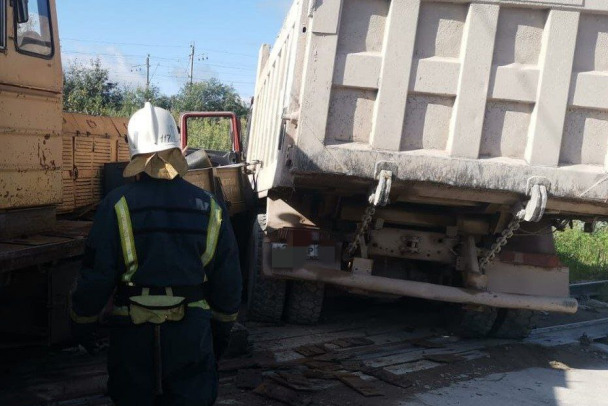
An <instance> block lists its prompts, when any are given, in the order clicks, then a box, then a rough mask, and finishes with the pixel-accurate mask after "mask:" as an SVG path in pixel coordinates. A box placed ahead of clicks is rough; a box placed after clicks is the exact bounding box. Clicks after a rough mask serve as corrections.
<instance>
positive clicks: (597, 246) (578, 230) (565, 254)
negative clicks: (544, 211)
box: [554, 222, 608, 282]
mask: <svg viewBox="0 0 608 406" xmlns="http://www.w3.org/2000/svg"><path fill="white" fill-rule="evenodd" d="M554 235H555V246H556V248H557V253H558V255H559V257H560V260H561V261H562V262H563V263H564V264H565V265H567V266H568V267H569V268H570V281H571V282H577V281H590V280H599V279H608V224H606V223H600V224H598V226H597V228H596V230H595V231H594V232H593V233H585V232H584V231H583V224H582V223H580V222H575V223H574V227H573V228H572V229H566V231H563V232H556V233H555V234H554Z"/></svg>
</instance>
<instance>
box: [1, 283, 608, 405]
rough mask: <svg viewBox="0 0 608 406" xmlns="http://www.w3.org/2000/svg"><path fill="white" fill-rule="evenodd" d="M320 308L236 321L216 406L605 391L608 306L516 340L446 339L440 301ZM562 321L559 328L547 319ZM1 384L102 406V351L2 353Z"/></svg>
mask: <svg viewBox="0 0 608 406" xmlns="http://www.w3.org/2000/svg"><path fill="white" fill-rule="evenodd" d="M325 308H326V310H325V311H324V314H323V316H322V320H321V322H320V323H319V325H317V326H293V325H287V324H285V325H279V326H277V325H265V324H260V323H245V325H246V327H247V329H248V332H249V338H248V341H249V343H250V346H249V351H248V353H247V354H245V355H242V356H239V357H237V358H231V359H226V360H224V361H223V362H222V363H221V367H220V369H221V374H220V395H219V398H218V401H217V404H218V405H245V406H250V405H251V406H256V405H277V406H278V405H285V404H290V405H295V406H299V405H336V406H337V405H353V406H355V405H361V406H364V405H391V406H392V405H395V406H397V405H410V404H411V405H489V404H492V405H495V406H498V405H512V404H522V405H560V406H562V405H579V404H585V405H596V404H597V405H601V404H606V402H605V399H608V385H605V384H603V383H604V382H608V360H607V358H608V345H606V344H607V343H608V341H607V340H606V337H607V336H608V310H606V309H601V308H599V309H598V308H594V307H589V308H583V310H581V311H580V312H579V313H577V314H576V315H573V316H563V315H548V314H544V315H542V316H541V319H540V322H539V329H537V330H535V331H534V332H533V333H532V335H531V337H530V338H529V339H526V340H524V341H516V340H496V339H494V340H463V339H460V338H458V337H453V336H450V335H448V334H447V333H446V332H445V331H444V330H443V328H442V327H441V326H442V308H443V306H441V305H438V304H434V303H429V302H424V301H418V300H381V299H371V298H359V297H352V296H351V297H348V296H346V297H345V296H341V295H332V296H330V297H328V298H327V303H326V306H325ZM573 323H576V324H573ZM561 325H568V327H551V326H561ZM581 337H583V338H582V339H581ZM0 382H2V383H0V404H1V405H3V406H4V405H7V406H22V405H23V406H26V405H28V406H29V405H48V404H53V405H58V406H59V405H70V406H72V405H76V406H78V405H83V406H84V405H89V406H101V405H109V404H111V403H110V402H109V400H108V398H106V397H105V396H104V395H103V393H104V389H105V382H106V374H105V354H103V353H101V354H99V355H97V356H95V357H92V356H89V355H88V354H86V353H84V352H83V351H82V350H80V349H78V348H68V349H62V350H56V351H52V352H48V351H46V350H45V349H25V350H19V351H15V350H12V351H8V352H7V351H2V352H1V353H0ZM256 388H257V389H256ZM255 392H259V393H255ZM277 399H281V400H277Z"/></svg>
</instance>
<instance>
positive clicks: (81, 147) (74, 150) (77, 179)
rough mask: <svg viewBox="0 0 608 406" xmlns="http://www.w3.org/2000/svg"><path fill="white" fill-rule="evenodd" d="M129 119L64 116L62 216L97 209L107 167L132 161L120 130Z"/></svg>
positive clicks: (79, 115)
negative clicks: (120, 162)
mask: <svg viewBox="0 0 608 406" xmlns="http://www.w3.org/2000/svg"><path fill="white" fill-rule="evenodd" d="M125 121H126V119H122V118H115V117H105V116H90V115H86V114H77V113H64V114H63V157H64V162H65V164H64V167H63V173H62V178H63V193H64V198H63V202H62V204H61V205H60V206H59V212H60V213H68V212H71V211H74V210H76V209H79V208H85V207H93V206H94V205H95V204H97V203H98V202H99V200H100V199H101V193H102V191H101V177H102V170H103V165H104V164H106V163H109V162H116V161H128V160H129V155H128V154H129V153H128V144H127V143H126V141H125V139H124V137H123V135H121V133H120V131H119V130H118V129H117V127H116V125H115V124H116V123H118V124H120V123H124V122H125Z"/></svg>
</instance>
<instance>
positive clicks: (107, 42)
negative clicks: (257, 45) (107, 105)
mask: <svg viewBox="0 0 608 406" xmlns="http://www.w3.org/2000/svg"><path fill="white" fill-rule="evenodd" d="M61 40H62V41H74V42H90V43H96V44H107V45H127V46H142V47H155V48H174V49H177V48H182V49H183V48H186V46H185V45H167V44H143V43H136V42H112V41H99V40H92V39H76V38H61ZM203 51H204V52H216V53H220V54H227V55H236V56H246V57H249V58H256V59H257V57H258V56H257V55H253V54H243V53H239V52H229V51H223V50H221V51H220V50H218V49H204V50H203Z"/></svg>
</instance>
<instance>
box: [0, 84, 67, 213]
mask: <svg viewBox="0 0 608 406" xmlns="http://www.w3.org/2000/svg"><path fill="white" fill-rule="evenodd" d="M60 134H61V98H60V96H59V95H53V94H50V93H45V92H41V91H31V90H28V89H20V88H18V87H14V86H4V85H1V84H0V143H1V144H2V149H1V150H0V209H12V208H21V207H33V206H44V205H49V204H57V203H60V202H61V172H60V171H61V166H62V153H61V151H62V145H61V137H60Z"/></svg>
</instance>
